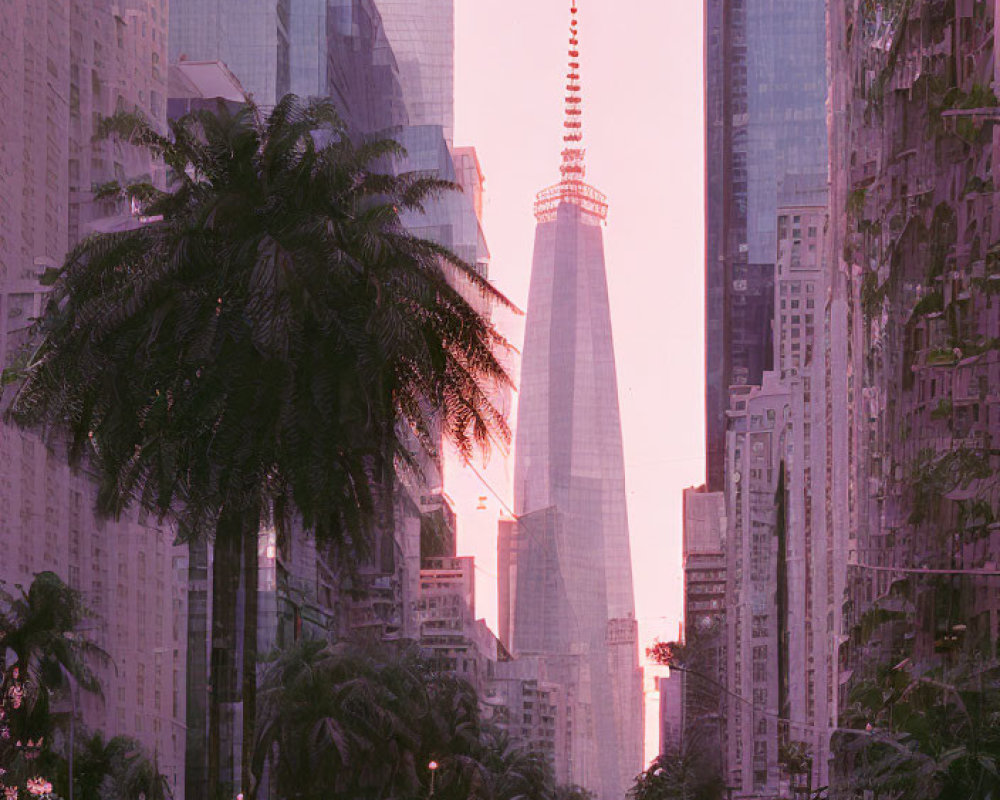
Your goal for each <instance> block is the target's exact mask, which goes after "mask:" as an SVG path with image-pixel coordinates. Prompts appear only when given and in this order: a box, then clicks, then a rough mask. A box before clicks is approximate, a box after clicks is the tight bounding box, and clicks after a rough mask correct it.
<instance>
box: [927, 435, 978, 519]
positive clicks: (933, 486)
mask: <svg viewBox="0 0 1000 800" xmlns="http://www.w3.org/2000/svg"><path fill="white" fill-rule="evenodd" d="M992 475H993V471H992V469H991V468H990V461H989V457H988V456H986V455H984V454H982V453H980V452H977V451H976V450H971V449H969V448H965V447H957V448H955V449H953V450H949V451H947V452H945V453H941V454H937V453H935V452H934V451H930V450H925V451H921V453H920V454H919V456H918V458H917V460H916V462H915V463H914V465H913V467H912V468H911V471H910V476H909V483H910V488H911V492H912V499H911V506H910V507H911V512H910V518H909V522H910V523H911V524H913V525H919V524H921V523H922V522H924V521H925V520H927V519H928V518H930V517H931V516H932V515H933V514H934V513H935V511H936V509H937V506H938V504H939V503H940V501H941V498H942V497H943V496H944V495H946V494H947V493H948V492H950V491H952V490H953V489H957V488H962V489H966V488H968V487H969V485H970V484H971V483H972V481H974V480H982V479H985V478H989V477H991V476H992Z"/></svg>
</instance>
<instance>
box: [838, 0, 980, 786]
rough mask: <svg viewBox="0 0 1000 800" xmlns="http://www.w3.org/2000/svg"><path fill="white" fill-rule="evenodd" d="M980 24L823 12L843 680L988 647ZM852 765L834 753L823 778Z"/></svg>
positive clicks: (952, 7) (969, 9)
mask: <svg viewBox="0 0 1000 800" xmlns="http://www.w3.org/2000/svg"><path fill="white" fill-rule="evenodd" d="M996 22H997V8H996V4H995V3H989V2H984V3H977V2H967V1H966V0H959V2H955V3H935V2H927V1H925V0H914V2H912V3H907V4H903V5H902V6H891V7H871V6H866V5H864V4H860V5H859V4H849V5H848V6H846V7H841V8H838V9H836V11H835V13H831V17H830V33H829V51H830V58H831V77H832V94H831V111H832V115H831V161H832V163H833V164H834V165H835V169H834V170H833V171H832V173H831V178H832V200H831V211H832V223H833V224H832V229H833V237H834V239H835V241H834V242H833V245H832V248H831V250H832V253H833V255H834V257H836V258H839V262H838V264H839V272H840V273H842V274H843V275H844V276H845V283H846V290H845V292H844V294H845V295H846V298H847V301H848V302H849V315H850V319H851V321H852V324H853V328H852V331H851V344H852V347H853V348H854V349H853V352H852V361H853V362H854V364H855V370H856V371H855V374H854V378H855V380H854V384H853V386H852V387H851V392H852V398H853V402H854V404H855V407H856V411H855V413H854V414H853V416H852V422H853V426H854V427H853V429H852V431H851V433H852V436H853V440H852V444H851V448H850V452H851V455H852V456H853V459H854V460H853V461H852V463H851V471H852V477H853V480H854V481H856V484H857V486H858V487H860V491H858V493H857V495H856V497H855V498H853V500H854V502H853V504H852V511H853V517H852V525H851V539H850V540H849V542H848V557H849V572H848V576H849V580H848V583H847V586H848V602H847V604H846V611H845V615H844V620H843V630H842V634H843V640H844V644H843V647H842V651H841V656H842V663H843V666H844V673H843V675H842V680H844V682H845V689H846V690H847V691H853V690H856V689H858V688H859V687H865V686H873V685H874V686H878V685H879V680H880V674H882V672H884V669H885V668H886V667H887V666H890V667H891V666H896V667H897V668H898V670H899V671H905V673H907V674H910V675H912V676H914V677H916V676H933V675H934V674H935V672H936V671H937V673H938V674H940V670H942V669H944V668H945V667H948V666H949V665H950V666H952V670H953V674H954V673H957V672H958V670H957V669H955V668H954V665H955V664H956V663H961V662H962V661H963V660H964V659H968V658H970V657H971V656H970V654H972V653H975V652H977V651H978V652H994V651H995V646H996V640H997V631H998V628H997V622H998V619H1000V617H998V607H997V598H996V591H995V587H996V579H995V578H991V577H989V576H987V575H983V574H982V573H983V572H984V571H988V570H991V569H993V568H995V553H996V552H997V551H998V547H1000V538H998V537H1000V526H998V525H997V524H996V522H995V520H996V518H997V516H998V511H1000V485H998V480H997V475H998V470H1000V462H998V457H997V450H996V447H997V445H996V442H997V440H998V438H997V437H998V436H1000V397H998V394H997V386H1000V383H998V381H1000V372H998V370H1000V356H998V349H997V339H996V332H997V330H998V329H1000V328H998V323H1000V318H998V316H997V315H998V304H997V302H996V285H997V284H998V283H1000V275H998V271H1000V270H998V267H997V260H996V252H995V242H996V238H997V231H998V230H1000V228H998V225H1000V219H998V213H1000V203H998V196H997V191H996V186H997V185H1000V184H998V180H1000V173H998V171H997V170H998V164H1000V161H998V155H1000V137H998V133H997V130H998V129H997V126H996V125H995V120H996V115H997V107H998V105H1000V104H998V102H997V98H996V94H997V91H998V74H997V72H996V59H995V54H996V52H997V42H996V37H997V27H996ZM849 29H850V30H853V31H854V34H853V36H850V37H849V36H847V35H846V31H847V30H849ZM934 570H939V571H941V572H940V574H938V575H935V574H934ZM847 691H845V695H846V694H847ZM841 711H842V713H843V714H844V716H845V717H847V716H848V715H850V714H851V713H852V709H851V708H850V707H849V705H848V704H847V703H846V702H842V703H841ZM854 719H855V721H856V722H857V723H859V724H860V725H864V724H865V720H864V719H861V720H857V718H856V717H855V718H854ZM869 721H870V722H871V723H873V724H874V725H875V727H879V726H881V725H882V722H881V721H880V720H879V719H878V718H877V717H875V716H873V717H871V718H870V719H869ZM854 766H855V762H854V760H853V756H852V755H851V753H850V751H849V748H844V749H843V750H842V752H841V759H840V760H839V761H838V764H837V767H838V774H837V775H836V777H837V778H838V779H840V780H847V779H849V777H850V775H851V773H852V771H853V769H854Z"/></svg>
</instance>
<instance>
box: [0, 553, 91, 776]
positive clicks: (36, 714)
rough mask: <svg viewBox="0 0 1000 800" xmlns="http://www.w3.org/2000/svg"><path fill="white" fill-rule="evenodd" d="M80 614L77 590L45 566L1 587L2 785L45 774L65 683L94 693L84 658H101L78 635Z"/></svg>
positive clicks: (82, 613) (50, 764) (88, 663)
mask: <svg viewBox="0 0 1000 800" xmlns="http://www.w3.org/2000/svg"><path fill="white" fill-rule="evenodd" d="M86 616H87V614H86V611H85V609H84V606H83V603H82V601H81V599H80V595H79V593H78V592H76V591H75V590H73V589H71V588H70V587H69V586H67V585H66V584H65V583H63V582H62V580H60V579H59V577H58V576H57V575H56V574H55V573H52V572H42V573H39V574H38V575H37V576H36V577H35V579H34V580H33V581H32V583H31V585H30V586H29V587H28V589H27V591H25V590H24V589H23V588H20V587H18V591H17V592H16V593H10V592H7V591H5V590H0V765H2V766H3V768H4V769H5V770H6V772H7V774H6V777H4V781H6V783H7V784H8V785H14V784H15V783H16V782H18V781H19V780H25V779H27V778H28V777H32V776H34V775H37V774H45V773H48V774H51V771H52V769H53V768H54V767H55V765H56V763H57V761H58V756H57V755H56V754H55V752H54V751H53V749H52V745H53V733H54V731H55V729H56V724H57V722H58V718H57V716H56V715H55V714H54V711H53V700H54V699H55V698H56V697H57V696H58V695H59V694H60V693H61V692H62V691H64V690H65V689H67V688H69V682H70V681H74V682H75V683H76V684H77V685H78V686H79V687H80V688H82V689H84V690H85V691H88V692H93V693H100V684H99V683H98V681H97V678H96V676H95V674H94V672H93V670H92V669H91V664H93V663H94V661H95V660H103V659H106V658H107V656H106V654H105V653H104V651H103V650H101V649H100V648H99V647H97V646H96V645H94V644H93V643H91V642H90V641H88V640H87V639H86V638H84V637H82V636H81V635H80V634H79V628H80V626H81V624H82V622H83V621H84V619H85V618H86Z"/></svg>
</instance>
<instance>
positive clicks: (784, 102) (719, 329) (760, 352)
mask: <svg viewBox="0 0 1000 800" xmlns="http://www.w3.org/2000/svg"><path fill="white" fill-rule="evenodd" d="M825 25H826V10H825V8H824V6H823V5H822V4H821V3H810V4H806V5H805V6H803V5H802V4H799V3H795V2H794V1H793V0H781V2H778V3H770V4H767V3H754V2H746V0H708V2H707V3H706V6H705V92H706V95H705V130H706V156H705V159H706V160H705V187H706V276H705V279H706V343H705V344H706V369H707V386H706V404H707V406H706V412H707V457H708V458H707V464H708V478H707V486H708V488H709V490H711V491H721V490H722V489H723V486H724V475H723V468H724V467H723V465H724V461H725V431H726V410H727V408H728V405H729V387H730V386H734V385H760V383H761V381H762V376H763V373H764V371H765V370H768V369H771V366H772V365H771V319H772V315H773V302H772V300H773V287H774V264H775V262H774V255H775V234H776V230H775V222H776V219H777V215H776V209H777V198H778V188H779V186H780V184H781V182H782V181H783V180H784V179H785V178H786V176H789V175H800V174H806V175H813V174H817V173H823V172H825V170H826V164H827V142H826V57H825V56H826V48H825V30H826V27H825Z"/></svg>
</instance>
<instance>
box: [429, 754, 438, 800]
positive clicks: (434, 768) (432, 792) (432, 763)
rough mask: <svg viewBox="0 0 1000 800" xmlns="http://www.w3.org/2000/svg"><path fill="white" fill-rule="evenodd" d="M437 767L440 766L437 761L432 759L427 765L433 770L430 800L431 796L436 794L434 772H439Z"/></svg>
mask: <svg viewBox="0 0 1000 800" xmlns="http://www.w3.org/2000/svg"><path fill="white" fill-rule="evenodd" d="M437 768H438V762H437V761H432V762H431V763H430V764H428V765H427V769H429V770H430V771H431V789H430V791H429V792H428V793H427V797H428V800H430V798H431V797H433V796H434V773H435V772H437Z"/></svg>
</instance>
